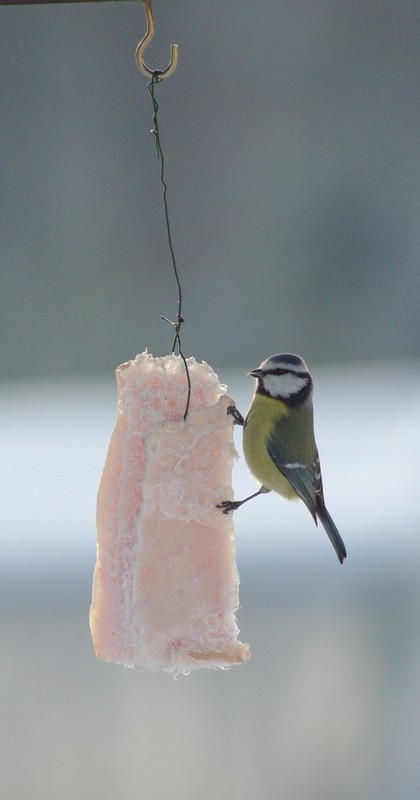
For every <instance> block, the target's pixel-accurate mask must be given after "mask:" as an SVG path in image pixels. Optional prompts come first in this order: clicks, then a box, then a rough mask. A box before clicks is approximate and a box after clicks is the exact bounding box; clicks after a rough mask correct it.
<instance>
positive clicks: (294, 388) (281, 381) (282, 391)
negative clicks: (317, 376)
mask: <svg viewBox="0 0 420 800" xmlns="http://www.w3.org/2000/svg"><path fill="white" fill-rule="evenodd" d="M307 382H308V381H307V376H305V377H303V376H300V375H296V374H295V373H293V372H286V373H285V374H284V375H264V378H263V384H264V389H265V391H266V392H268V394H270V395H271V396H272V397H284V398H288V397H292V395H294V394H297V393H298V392H300V390H301V389H303V387H304V386H306V384H307Z"/></svg>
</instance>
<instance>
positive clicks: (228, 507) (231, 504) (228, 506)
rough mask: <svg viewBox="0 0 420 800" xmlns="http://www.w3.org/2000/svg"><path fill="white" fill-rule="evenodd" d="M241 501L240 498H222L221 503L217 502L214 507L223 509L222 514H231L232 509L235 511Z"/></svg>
mask: <svg viewBox="0 0 420 800" xmlns="http://www.w3.org/2000/svg"><path fill="white" fill-rule="evenodd" d="M242 502H243V501H242V500H222V502H221V503H218V504H217V506H216V508H221V509H223V513H224V514H231V513H232V511H236V509H237V508H239V506H241V505H242Z"/></svg>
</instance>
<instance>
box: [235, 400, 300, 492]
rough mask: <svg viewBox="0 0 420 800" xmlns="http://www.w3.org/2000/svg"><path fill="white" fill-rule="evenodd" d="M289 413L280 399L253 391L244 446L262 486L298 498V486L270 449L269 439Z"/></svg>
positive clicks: (253, 472)
mask: <svg viewBox="0 0 420 800" xmlns="http://www.w3.org/2000/svg"><path fill="white" fill-rule="evenodd" d="M288 413H289V412H288V409H287V406H286V405H285V404H284V403H282V402H281V400H274V399H273V398H272V397H266V396H265V395H262V394H256V395H254V397H253V400H252V403H251V407H250V409H249V411H248V414H247V417H246V420H245V427H244V433H243V448H244V456H245V461H246V463H247V464H248V467H249V469H250V470H251V472H252V474H253V475H254V477H255V478H256V479H257V480H258V481H260V483H261V484H262V485H263V486H265V487H266V488H267V489H273V490H274V491H275V492H278V493H279V494H281V495H283V497H287V498H288V499H289V500H293V499H294V500H296V499H298V495H297V494H296V492H295V490H294V489H293V488H292V486H291V485H290V483H289V481H288V480H287V478H285V477H284V476H283V475H282V474H281V472H280V471H279V470H278V468H277V467H276V465H275V464H274V463H273V461H272V460H271V458H270V456H269V455H268V453H267V442H268V440H269V438H270V436H271V434H272V433H273V430H274V427H275V426H276V424H278V422H279V421H280V420H281V419H282V418H283V417H284V416H286V414H288Z"/></svg>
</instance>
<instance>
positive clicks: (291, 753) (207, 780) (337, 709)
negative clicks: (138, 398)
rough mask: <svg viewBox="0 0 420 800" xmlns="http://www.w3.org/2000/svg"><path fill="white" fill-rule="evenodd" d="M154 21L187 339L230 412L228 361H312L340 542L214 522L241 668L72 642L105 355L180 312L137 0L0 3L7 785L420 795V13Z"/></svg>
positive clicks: (87, 575) (41, 790) (110, 410)
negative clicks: (242, 648) (245, 645)
mask: <svg viewBox="0 0 420 800" xmlns="http://www.w3.org/2000/svg"><path fill="white" fill-rule="evenodd" d="M154 10H155V17H156V25H157V32H156V36H155V40H154V41H153V44H152V45H151V47H150V48H149V50H148V51H147V59H146V60H147V62H148V63H149V64H150V66H152V67H155V66H156V67H164V66H166V64H167V61H168V57H169V45H170V43H171V42H177V43H178V45H179V47H180V62H179V67H178V69H177V71H176V73H175V74H174V75H173V76H172V77H171V78H170V79H169V80H168V81H164V82H162V83H161V84H160V85H159V86H158V87H156V95H157V99H158V102H159V104H160V111H159V124H160V129H161V135H162V145H163V148H164V153H165V156H166V177H167V181H168V185H169V192H168V196H169V203H170V206H169V210H170V216H171V222H172V233H173V240H174V245H175V250H176V255H177V261H178V268H179V271H180V275H181V279H182V283H183V289H184V306H183V314H184V316H185V318H186V323H185V325H184V327H183V347H184V351H185V353H186V355H190V354H191V355H195V356H196V357H197V358H199V359H205V360H207V361H208V362H209V363H210V364H211V365H212V366H213V367H214V369H215V370H216V371H217V372H218V374H219V376H220V378H221V380H222V381H224V382H226V383H228V384H229V391H230V392H231V394H232V395H233V396H234V397H235V398H236V400H237V403H238V406H239V407H240V408H241V410H245V409H246V405H247V403H248V402H249V398H250V393H251V390H252V383H250V379H249V378H247V377H246V372H247V371H248V370H249V369H250V368H252V367H255V366H256V365H257V364H258V363H259V362H260V361H261V360H262V359H263V358H264V357H266V356H267V355H269V354H270V353H273V352H278V351H281V350H292V351H295V352H299V353H301V354H302V355H303V356H304V357H305V358H306V360H307V361H308V363H309V365H310V367H311V369H312V372H313V375H314V379H315V385H316V423H317V436H318V444H319V447H320V452H321V459H322V465H323V473H324V483H325V490H326V497H327V503H328V507H329V509H330V511H331V513H332V515H333V516H334V518H335V520H336V522H337V524H338V526H339V528H340V531H341V533H342V535H343V538H344V540H345V542H346V544H347V547H348V551H349V558H348V560H347V562H346V564H345V565H344V566H343V567H340V566H339V565H338V563H337V562H336V559H335V556H334V553H333V552H332V549H331V548H330V546H329V543H328V541H327V539H326V537H325V535H324V533H323V531H322V530H317V529H316V528H315V527H314V526H313V523H312V520H311V519H310V517H309V515H308V513H307V511H306V509H305V508H304V507H303V506H298V505H292V504H287V503H285V502H284V501H283V500H281V499H280V498H278V497H271V496H268V497H264V498H259V500H257V501H255V505H253V504H250V505H249V507H247V506H245V507H244V509H243V510H241V511H240V512H238V514H237V517H236V528H237V533H238V564H239V569H240V574H241V609H240V612H239V624H240V628H241V638H242V640H243V641H249V642H250V643H251V649H252V652H253V658H252V660H251V661H250V662H249V663H248V664H246V665H243V666H241V667H236V668H234V669H232V670H230V671H228V672H212V671H208V670H200V671H197V672H196V673H193V674H191V675H190V676H189V677H188V678H180V679H178V681H173V680H172V679H171V678H169V677H168V676H166V675H154V674H148V673H138V672H134V671H131V670H124V669H122V668H121V667H118V666H116V665H112V664H110V665H107V664H104V663H102V662H99V661H97V660H96V658H95V655H94V652H93V647H92V644H91V641H90V634H89V629H88V622H87V616H88V608H89V603H90V591H91V577H92V570H93V565H94V560H95V495H96V490H97V486H98V482H99V476H100V472H101V468H102V465H103V462H104V458H105V454H106V449H107V443H108V440H109V436H110V433H111V430H112V426H113V423H114V418H115V413H116V409H115V398H116V392H115V386H114V378H113V370H114V368H115V367H116V366H117V364H119V363H121V362H122V361H125V360H127V359H129V358H132V357H134V356H135V354H136V353H137V352H140V351H141V350H143V349H144V348H145V347H148V348H149V350H150V351H151V352H152V353H153V354H155V355H162V354H165V353H167V352H168V351H169V350H170V347H171V344H172V331H171V330H170V328H169V326H168V325H167V324H165V323H164V322H162V321H161V320H160V315H161V314H163V315H165V316H167V317H170V318H172V319H173V318H174V317H175V315H176V312H177V302H176V301H177V296H176V285H175V281H174V277H173V274H172V271H171V262H170V258H169V253H168V247H167V241H166V234H165V227H164V217H163V208H162V196H161V195H162V192H161V186H160V184H159V169H160V165H159V162H158V160H157V158H156V150H155V144H154V139H153V136H152V135H151V134H150V130H151V127H152V105H151V99H150V96H149V94H148V92H147V79H146V78H145V77H144V76H143V75H142V74H141V73H140V72H139V71H138V70H137V68H136V66H135V63H134V51H135V48H136V45H137V43H138V41H139V40H140V38H141V37H142V36H143V33H144V31H145V17H144V10H143V7H142V5H141V3H140V2H139V3H136V2H132V3H124V2H118V3H115V4H112V3H94V4H91V5H89V4H83V3H82V4H79V3H78V4H74V5H73V4H67V5H55V6H48V5H44V6H42V5H41V6H32V7H23V6H20V7H7V8H5V7H1V8H0V18H1V25H0V97H1V109H2V116H1V119H2V124H1V128H0V141H1V148H0V152H1V160H0V186H1V192H0V202H1V214H0V224H1V243H0V253H1V268H0V282H1V283H0V326H1V328H0V334H1V336H0V442H1V445H0V448H1V449H0V453H1V455H0V487H1V488H0V495H1V503H0V550H1V552H0V559H1V560H0V593H1V631H0V632H1V641H2V655H1V661H0V703H1V714H0V787H1V788H0V797H2V798H3V797H4V798H5V800H6V798H7V800H26V798H28V797H30V798H31V800H49V798H52V800H74V798H79V797H80V798H86V800H99V799H100V800H114V799H115V798H118V800H138V798H141V799H142V800H163V799H165V800H166V798H171V800H196V799H197V798H198V797H199V798H201V800H210V798H214V797H215V796H218V797H220V798H225V797H226V798H227V797H230V798H232V799H233V800H239V798H241V800H254V799H255V800H308V798H310V799H311V800H356V799H357V800H396V798H398V800H418V797H419V794H420V762H419V757H418V755H419V752H420V699H419V698H420V633H419V617H420V580H419V578H420V536H419V533H420V525H419V500H418V498H419V479H418V473H419V470H418V451H419V448H420V406H419V402H418V397H419V392H420V368H419V366H420V360H419V358H420V321H419V320H420V315H419V310H418V309H419V300H420V271H419V266H418V264H419V252H420V247H419V244H420V242H419V239H420V235H419V230H420V226H419V218H420V214H419V210H420V209H419V205H420V194H419V185H420V181H419V177H420V176H419V163H420V159H419V155H420V153H419V149H420V144H419V142H420V140H419V116H420V105H419V99H418V97H419V85H420V48H419V41H420V6H419V4H418V2H401V3H395V2H391V1H389V2H388V1H387V0H382V1H381V2H379V1H378V2H368V3H357V2H345V1H344V0H335V1H333V0H325V1H322V0H314V1H313V2H296V0H294V1H293V2H288V1H287V0H284V2H283V0H281V1H280V0H275V1H274V0H268V2H267V3H260V4H256V3H255V2H250V0H241V2H239V1H238V0H234V1H233V2H230V3H222V2H217V0H216V2H215V1H214V0H213V2H209V3H204V2H203V0H185V2H183V3H175V2H173V0H156V2H155V4H154ZM237 446H238V450H239V451H240V449H241V448H240V439H239V438H238V441H237ZM234 482H235V489H236V493H237V495H238V496H242V495H243V494H245V493H246V492H248V491H249V490H252V488H253V486H254V484H253V482H252V480H251V479H250V477H249V475H248V473H247V471H246V469H245V467H244V464H243V460H241V461H240V462H239V464H238V466H237V468H236V470H235V476H234Z"/></svg>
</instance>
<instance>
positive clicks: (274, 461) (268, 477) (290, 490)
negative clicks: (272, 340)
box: [218, 353, 347, 564]
mask: <svg viewBox="0 0 420 800" xmlns="http://www.w3.org/2000/svg"><path fill="white" fill-rule="evenodd" d="M248 374H249V375H252V376H253V377H254V378H256V387H255V392H254V396H253V398H252V402H251V405H250V407H249V410H248V413H247V415H246V417H245V419H243V417H242V415H241V414H240V413H239V411H238V410H237V408H236V407H235V406H229V408H228V413H229V414H231V415H232V416H233V418H234V422H235V423H236V424H238V425H243V449H244V456H245V460H246V462H247V464H248V467H249V469H250V470H251V472H252V474H253V475H254V476H255V477H256V478H257V480H258V481H260V483H261V487H260V488H259V490H258V491H257V492H255V493H254V494H252V495H250V496H249V497H246V498H245V499H244V500H224V501H223V502H221V503H220V504H219V505H218V508H222V509H223V512H224V513H225V514H228V513H229V512H231V511H235V509H237V508H239V506H241V505H242V503H245V502H246V501H247V500H250V499H251V498H252V497H256V496H257V495H259V494H264V493H266V492H270V491H271V490H274V491H275V492H278V493H279V494H281V495H282V496H283V497H286V498H287V499H288V500H298V499H299V498H300V499H301V500H303V502H304V503H305V505H306V507H307V508H308V509H309V511H310V513H311V514H312V517H313V519H314V521H315V524H317V523H318V520H320V522H321V524H322V525H323V527H324V529H325V531H326V533H327V535H328V537H329V539H330V542H331V544H332V546H333V548H334V550H335V552H336V554H337V557H338V559H339V561H340V563H341V564H342V563H343V561H344V559H345V558H346V555H347V553H346V548H345V545H344V542H343V540H342V538H341V536H340V534H339V532H338V530H337V527H336V525H335V524H334V522H333V520H332V519H331V517H330V515H329V513H328V511H327V509H326V507H325V501H324V493H323V488H322V477H321V467H320V463H319V456H318V449H317V446H316V442H315V435H314V424H313V405H312V390H313V382H312V377H311V375H310V373H309V371H308V368H307V366H306V364H305V362H304V360H303V358H300V356H296V355H292V354H291V353H281V354H279V355H275V356H270V357H269V358H267V359H266V360H265V361H263V362H262V364H261V366H259V367H258V369H253V370H251V372H249V373H248Z"/></svg>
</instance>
